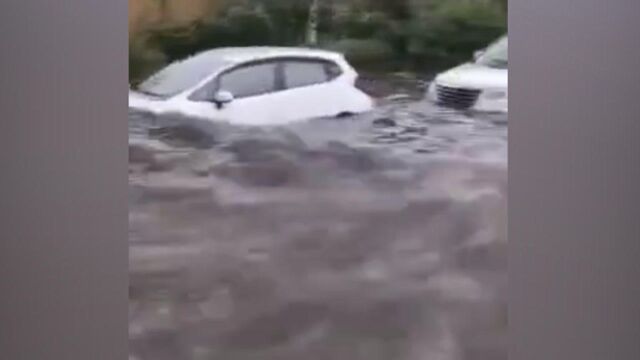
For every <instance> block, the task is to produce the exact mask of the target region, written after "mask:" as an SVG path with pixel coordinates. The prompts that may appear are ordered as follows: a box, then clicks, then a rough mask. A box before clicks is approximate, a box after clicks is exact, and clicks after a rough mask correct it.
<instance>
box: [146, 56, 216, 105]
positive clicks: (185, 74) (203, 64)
mask: <svg viewBox="0 0 640 360" xmlns="http://www.w3.org/2000/svg"><path fill="white" fill-rule="evenodd" d="M227 64H228V63H227V62H225V61H223V60H221V59H219V58H214V57H212V56H211V55H207V54H203V55H198V56H194V57H190V58H187V59H186V60H180V61H176V62H174V63H172V64H170V65H169V66H167V67H165V68H164V69H162V70H160V71H159V72H157V73H156V74H154V75H152V76H151V77H150V78H148V79H147V80H145V81H144V82H142V83H141V84H140V85H139V86H138V88H137V90H138V91H140V92H142V93H145V94H148V95H154V96H159V97H165V98H166V97H171V96H175V95H177V94H179V93H181V92H183V91H185V90H188V89H190V88H192V87H194V86H196V85H197V84H198V83H199V82H200V81H202V80H204V79H205V78H206V77H208V76H209V75H211V74H213V73H214V72H216V71H218V70H220V69H222V68H224V67H225V66H226V65H227Z"/></svg>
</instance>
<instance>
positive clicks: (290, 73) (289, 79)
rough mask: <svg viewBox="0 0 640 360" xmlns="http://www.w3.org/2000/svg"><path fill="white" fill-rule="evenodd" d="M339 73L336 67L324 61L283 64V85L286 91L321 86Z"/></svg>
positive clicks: (295, 61) (286, 62)
mask: <svg viewBox="0 0 640 360" xmlns="http://www.w3.org/2000/svg"><path fill="white" fill-rule="evenodd" d="M341 73H342V71H341V70H340V67H339V66H338V65H336V64H333V63H331V62H326V61H306V60H288V61H285V62H284V84H285V87H286V88H287V89H292V88H298V87H304V86H310V85H315V84H322V83H325V82H328V81H330V80H333V79H334V78H336V77H338V76H340V74H341Z"/></svg>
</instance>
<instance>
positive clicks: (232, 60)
mask: <svg viewBox="0 0 640 360" xmlns="http://www.w3.org/2000/svg"><path fill="white" fill-rule="evenodd" d="M193 57H194V58H200V59H199V60H204V61H206V59H211V61H212V62H220V61H224V62H226V63H229V64H231V65H233V64H239V63H243V62H247V61H254V60H265V59H270V58H276V57H313V58H319V59H325V60H339V59H341V57H342V55H341V54H340V53H337V52H333V51H328V50H320V49H311V48H301V47H273V46H249V47H225V48H216V49H211V50H206V51H203V52H200V53H198V54H196V55H193Z"/></svg>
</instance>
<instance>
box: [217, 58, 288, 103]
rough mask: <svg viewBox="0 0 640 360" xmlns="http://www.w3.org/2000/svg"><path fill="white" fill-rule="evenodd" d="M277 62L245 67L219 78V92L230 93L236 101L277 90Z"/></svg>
mask: <svg viewBox="0 0 640 360" xmlns="http://www.w3.org/2000/svg"><path fill="white" fill-rule="evenodd" d="M276 69H277V64H276V63H275V62H271V63H262V64H255V65H248V66H243V67H240V68H237V69H234V70H231V71H229V72H226V73H223V74H222V75H220V76H219V77H218V86H217V90H224V91H229V92H230V93H232V94H233V96H234V97H235V98H236V99H239V98H246V97H250V96H257V95H262V94H266V93H270V92H274V91H276V90H277V81H276V79H277V77H276Z"/></svg>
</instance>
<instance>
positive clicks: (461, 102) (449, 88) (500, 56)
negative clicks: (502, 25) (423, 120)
mask: <svg viewBox="0 0 640 360" xmlns="http://www.w3.org/2000/svg"><path fill="white" fill-rule="evenodd" d="M507 41H508V40H507V36H506V35H505V36H504V37H502V38H500V39H499V40H497V41H496V42H494V43H493V44H491V45H490V46H489V47H487V48H486V49H485V50H481V51H478V52H476V54H475V61H473V62H471V63H467V64H463V65H461V66H458V67H456V68H454V69H451V70H449V71H447V72H444V73H442V74H439V75H438V76H436V78H435V79H434V81H433V82H432V83H431V84H430V86H429V90H428V92H427V98H428V99H429V100H431V101H432V102H435V103H437V104H439V105H441V106H445V107H449V108H454V109H459V110H475V111H480V112H492V113H494V112H495V113H507V112H508V95H509V94H508V90H509V80H508V69H507V61H508V42H507Z"/></svg>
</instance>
